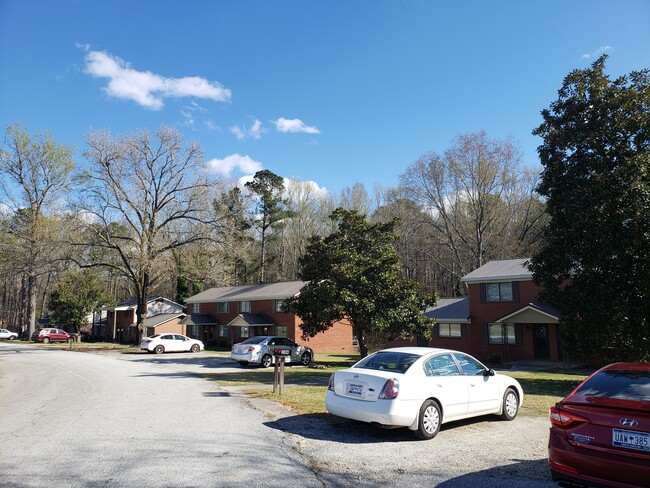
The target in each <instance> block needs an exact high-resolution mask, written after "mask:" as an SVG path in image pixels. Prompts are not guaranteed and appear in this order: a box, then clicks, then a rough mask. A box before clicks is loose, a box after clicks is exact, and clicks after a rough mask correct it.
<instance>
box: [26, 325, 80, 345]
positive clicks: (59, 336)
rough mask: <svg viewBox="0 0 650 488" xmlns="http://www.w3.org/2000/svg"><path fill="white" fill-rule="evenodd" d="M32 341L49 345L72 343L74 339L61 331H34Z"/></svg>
mask: <svg viewBox="0 0 650 488" xmlns="http://www.w3.org/2000/svg"><path fill="white" fill-rule="evenodd" d="M32 341H34V342H42V343H44V344H49V343H50V342H74V337H72V336H71V335H70V334H68V333H67V332H66V331H65V330H62V329H50V328H48V329H36V330H35V331H34V333H33V334H32Z"/></svg>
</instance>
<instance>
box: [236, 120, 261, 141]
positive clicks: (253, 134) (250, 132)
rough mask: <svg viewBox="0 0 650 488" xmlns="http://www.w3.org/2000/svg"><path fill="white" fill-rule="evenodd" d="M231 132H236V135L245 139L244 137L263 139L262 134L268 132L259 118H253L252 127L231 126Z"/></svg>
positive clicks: (240, 138)
mask: <svg viewBox="0 0 650 488" xmlns="http://www.w3.org/2000/svg"><path fill="white" fill-rule="evenodd" d="M230 132H232V133H233V134H235V137H236V138H237V139H238V140H240V141H243V140H244V139H249V138H252V139H261V138H262V134H263V133H264V132H266V129H265V128H264V127H263V126H262V122H261V121H260V120H258V119H254V120H253V124H252V125H251V126H250V127H246V126H243V125H242V126H239V125H234V126H232V127H231V128H230Z"/></svg>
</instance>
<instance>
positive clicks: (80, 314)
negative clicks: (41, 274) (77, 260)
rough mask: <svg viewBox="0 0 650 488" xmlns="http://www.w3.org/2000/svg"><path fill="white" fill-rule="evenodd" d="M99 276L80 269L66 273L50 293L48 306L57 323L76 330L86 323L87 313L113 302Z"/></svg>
mask: <svg viewBox="0 0 650 488" xmlns="http://www.w3.org/2000/svg"><path fill="white" fill-rule="evenodd" d="M113 301H114V300H113V299H112V297H110V296H109V295H108V294H107V293H106V290H105V288H104V285H103V283H102V282H101V280H100V279H99V276H98V275H97V274H96V273H94V272H92V271H90V270H82V271H77V272H72V273H67V274H66V275H65V276H64V277H63V279H62V280H61V281H59V282H58V283H57V285H56V286H55V288H54V290H53V291H52V293H51V295H50V301H49V308H50V310H51V311H52V318H53V319H54V321H55V322H56V323H57V324H62V325H68V326H71V327H75V328H76V330H77V331H78V330H79V329H80V328H81V327H82V326H84V325H86V324H87V323H88V315H89V314H90V313H92V312H96V311H99V310H100V309H101V307H102V306H103V305H105V304H107V303H110V302H113Z"/></svg>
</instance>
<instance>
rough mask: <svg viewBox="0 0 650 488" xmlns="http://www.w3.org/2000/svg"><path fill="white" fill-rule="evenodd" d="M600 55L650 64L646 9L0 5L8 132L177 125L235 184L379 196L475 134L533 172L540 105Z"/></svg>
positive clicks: (631, 0)
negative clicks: (506, 149) (261, 174)
mask: <svg viewBox="0 0 650 488" xmlns="http://www.w3.org/2000/svg"><path fill="white" fill-rule="evenodd" d="M601 52H607V54H609V56H610V57H609V60H608V65H607V66H608V68H607V71H608V73H609V74H610V75H611V76H612V77H616V76H619V75H622V74H625V73H628V72H630V71H632V70H639V69H643V68H646V67H650V2H648V1H635V0H625V1H618V0H616V1H602V0H593V1H567V0H562V1H555V0H548V1H543V2H539V1H538V2H527V1H518V0H517V1H515V0H513V1H487V0H485V1H434V0H431V1H426V0H421V1H416V0H403V1H387V0H386V1H381V0H377V1H370V0H345V1H344V0H333V1H310V0H305V1H271V0H259V1H252V0H251V1H247V0H229V1H225V0H224V1H216V0H215V1H207V0H205V1H204V0H187V1H168V0H149V1H144V0H141V1H135V0H128V1H122V0H111V1H100V0H76V1H68V0H57V1H49V0H41V1H35V0H0V125H1V126H2V128H3V129H4V128H5V127H6V126H7V125H8V124H10V123H19V124H20V125H22V126H23V127H25V128H26V129H28V130H29V131H30V132H31V133H35V132H41V131H45V130H49V131H50V132H51V134H52V135H53V136H54V138H55V139H56V140H57V141H58V142H60V143H64V144H69V145H72V146H74V147H75V148H76V149H77V158H78V160H79V162H83V158H82V156H81V153H82V151H83V148H84V143H83V138H84V135H85V134H86V133H87V132H88V130H89V129H91V128H92V129H108V130H110V131H111V132H112V133H113V134H116V135H117V134H122V133H126V132H132V131H137V130H140V129H150V130H152V131H153V130H155V129H156V128H157V127H159V126H160V125H171V126H174V127H176V128H177V129H178V130H180V131H181V132H182V133H183V135H184V136H185V137H186V139H195V140H198V141H199V142H200V143H201V145H202V146H203V148H204V151H205V160H206V163H209V165H210V167H211V168H212V170H213V171H220V172H221V174H224V175H228V176H231V177H233V178H239V177H242V176H244V175H246V174H252V173H254V172H255V171H256V170H258V169H269V170H271V171H273V172H275V173H277V174H279V175H281V176H283V177H285V178H291V179H297V180H302V181H314V182H316V184H318V185H319V186H321V187H325V188H327V189H328V191H330V192H331V193H333V194H338V192H339V191H340V190H341V189H342V188H344V187H349V186H352V185H354V184H355V183H357V182H361V183H363V184H364V185H365V187H366V189H368V190H369V191H371V190H372V188H373V187H374V185H376V184H379V185H382V186H384V187H387V186H394V185H396V184H397V182H398V179H399V175H400V174H401V173H402V172H404V170H405V169H406V167H407V166H408V165H409V164H411V163H412V162H413V161H415V159H417V157H418V156H420V155H421V154H423V153H425V152H428V151H432V150H435V151H438V152H443V151H444V150H445V149H446V148H447V147H449V146H450V144H451V141H452V139H453V137H454V136H455V135H457V134H459V133H464V132H470V131H478V130H485V131H486V132H487V134H488V135H489V136H490V137H494V138H502V137H506V136H508V135H511V136H513V137H514V138H515V139H516V140H517V141H518V142H519V143H520V145H521V148H522V150H523V154H524V163H525V164H526V165H528V166H535V165H538V164H539V163H538V158H537V152H536V148H537V146H538V145H539V144H540V140H539V139H538V138H536V137H534V136H532V135H531V131H532V129H533V128H535V127H536V126H538V125H539V124H540V123H541V116H540V111H541V110H542V109H544V108H546V107H548V106H549V104H550V103H551V102H552V101H553V100H554V99H555V98H556V95H557V90H558V89H559V88H560V86H561V83H562V80H563V78H564V76H565V75H567V74H568V73H569V72H570V71H571V70H572V69H576V68H584V67H587V66H589V65H590V63H592V62H593V61H594V60H595V59H596V57H597V56H598V55H599V53H601ZM3 132H4V130H3Z"/></svg>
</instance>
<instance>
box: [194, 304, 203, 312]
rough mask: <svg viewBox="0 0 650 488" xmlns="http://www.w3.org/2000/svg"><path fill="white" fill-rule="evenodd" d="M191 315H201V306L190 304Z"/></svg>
mask: <svg viewBox="0 0 650 488" xmlns="http://www.w3.org/2000/svg"><path fill="white" fill-rule="evenodd" d="M192 313H201V304H200V303H193V304H192Z"/></svg>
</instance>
